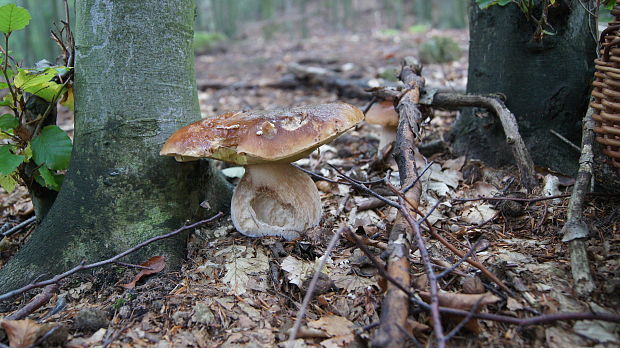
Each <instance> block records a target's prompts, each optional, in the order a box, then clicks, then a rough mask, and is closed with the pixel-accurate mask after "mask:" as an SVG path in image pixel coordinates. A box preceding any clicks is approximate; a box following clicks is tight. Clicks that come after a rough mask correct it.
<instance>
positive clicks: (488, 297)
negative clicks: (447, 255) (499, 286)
mask: <svg viewBox="0 0 620 348" xmlns="http://www.w3.org/2000/svg"><path fill="white" fill-rule="evenodd" d="M438 295H439V305H440V306H442V307H448V308H455V309H462V310H464V311H470V310H472V308H474V306H476V304H478V308H477V310H476V312H479V311H480V309H481V308H482V307H483V306H486V305H490V304H493V303H495V302H497V301H499V300H500V298H499V297H497V296H495V295H493V294H491V293H490V292H485V293H484V294H454V293H447V292H444V293H440V294H438ZM420 297H422V299H423V300H424V301H425V302H427V303H430V298H431V295H430V293H428V292H425V291H421V292H420ZM445 317H446V318H450V319H451V320H453V321H454V322H456V323H458V322H460V321H461V320H463V317H461V316H453V315H445ZM464 327H465V328H466V329H468V330H470V331H472V332H474V333H480V332H481V329H480V326H479V325H478V321H477V320H476V319H472V320H470V321H469V322H468V323H467V324H465V326H464Z"/></svg>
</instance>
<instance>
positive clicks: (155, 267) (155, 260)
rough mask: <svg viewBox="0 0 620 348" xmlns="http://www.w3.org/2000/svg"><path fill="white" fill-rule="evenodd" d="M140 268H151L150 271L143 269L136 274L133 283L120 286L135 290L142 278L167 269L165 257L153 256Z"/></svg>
mask: <svg viewBox="0 0 620 348" xmlns="http://www.w3.org/2000/svg"><path fill="white" fill-rule="evenodd" d="M140 266H143V267H149V268H150V269H143V270H141V271H140V273H138V274H136V276H135V277H134V278H133V280H132V281H130V282H129V283H127V284H121V285H120V286H122V287H124V288H125V289H133V288H135V287H136V283H137V282H138V281H139V280H140V279H142V277H144V276H147V275H149V274H154V273H158V272H161V271H162V270H163V269H164V268H165V267H166V258H165V257H164V256H153V257H151V258H150V259H148V260H147V261H146V262H144V263H143V264H141V265H140Z"/></svg>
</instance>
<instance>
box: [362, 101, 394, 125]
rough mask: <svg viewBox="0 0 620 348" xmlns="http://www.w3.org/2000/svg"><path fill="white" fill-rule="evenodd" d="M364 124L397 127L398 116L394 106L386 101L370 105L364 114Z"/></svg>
mask: <svg viewBox="0 0 620 348" xmlns="http://www.w3.org/2000/svg"><path fill="white" fill-rule="evenodd" d="M366 122H368V123H370V124H376V125H380V126H388V127H396V126H398V114H397V113H396V110H395V109H394V104H393V103H392V102H391V101H388V100H386V101H382V102H380V103H374V104H372V106H371V107H370V109H369V110H368V112H366Z"/></svg>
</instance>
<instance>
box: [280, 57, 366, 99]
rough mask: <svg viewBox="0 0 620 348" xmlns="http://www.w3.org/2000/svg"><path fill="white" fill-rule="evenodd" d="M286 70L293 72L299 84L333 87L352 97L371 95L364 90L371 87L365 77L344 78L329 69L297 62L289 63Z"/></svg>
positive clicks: (341, 93) (343, 94) (340, 93)
mask: <svg viewBox="0 0 620 348" xmlns="http://www.w3.org/2000/svg"><path fill="white" fill-rule="evenodd" d="M288 71H289V72H291V73H293V75H295V77H296V78H297V80H298V81H299V82H300V83H301V84H306V85H319V86H323V87H326V88H329V89H335V90H337V91H338V94H339V95H342V96H347V97H352V98H365V99H369V98H370V97H371V95H370V93H368V92H366V91H365V89H366V88H370V87H371V86H370V84H369V83H368V80H366V79H359V80H352V79H346V78H343V77H341V76H339V75H338V74H336V73H335V72H333V71H331V70H329V69H325V68H321V67H317V66H306V65H301V64H297V63H292V64H290V65H289V66H288Z"/></svg>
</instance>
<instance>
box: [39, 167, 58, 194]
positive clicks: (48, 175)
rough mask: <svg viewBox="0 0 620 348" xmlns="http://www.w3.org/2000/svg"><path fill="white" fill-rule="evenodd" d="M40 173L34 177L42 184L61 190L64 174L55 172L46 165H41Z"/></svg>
mask: <svg viewBox="0 0 620 348" xmlns="http://www.w3.org/2000/svg"><path fill="white" fill-rule="evenodd" d="M37 174H38V175H35V176H34V179H35V180H36V181H37V182H38V183H39V184H40V185H41V186H45V187H47V188H50V189H52V190H56V191H59V190H60V185H62V181H63V179H64V177H65V176H64V175H61V174H54V173H52V172H51V171H50V170H49V169H47V168H46V167H39V169H38V173H37Z"/></svg>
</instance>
